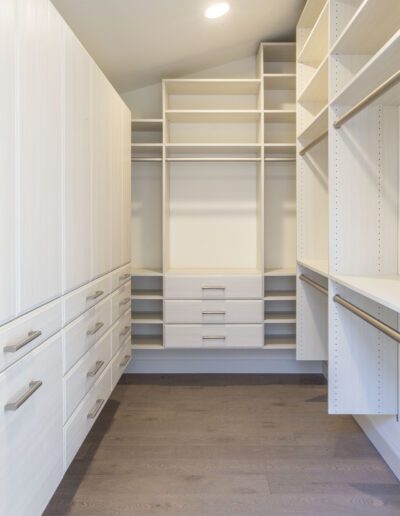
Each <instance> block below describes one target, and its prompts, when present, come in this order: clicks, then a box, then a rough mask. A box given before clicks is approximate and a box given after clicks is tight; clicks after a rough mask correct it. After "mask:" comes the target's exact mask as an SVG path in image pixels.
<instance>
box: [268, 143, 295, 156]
mask: <svg viewBox="0 0 400 516" xmlns="http://www.w3.org/2000/svg"><path fill="white" fill-rule="evenodd" d="M264 150H265V155H266V156H271V155H276V154H292V155H294V154H295V153H296V144H295V143H264Z"/></svg>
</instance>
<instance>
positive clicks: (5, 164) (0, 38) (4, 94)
mask: <svg viewBox="0 0 400 516" xmlns="http://www.w3.org/2000/svg"><path fill="white" fill-rule="evenodd" d="M15 35H16V2H15V0H3V1H2V2H1V4H0V76H1V95H0V113H1V116H0V162H1V169H0V240H1V242H2V245H1V252H0V285H1V296H0V324H2V323H3V322H5V321H7V320H8V319H11V318H12V317H14V316H15V313H16V270H15V258H16V251H15V243H16V242H15V235H16V217H15V172H16V171H15V99H14V95H15V74H14V70H15V55H14V47H15Z"/></svg>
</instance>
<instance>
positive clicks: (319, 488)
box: [45, 375, 400, 516]
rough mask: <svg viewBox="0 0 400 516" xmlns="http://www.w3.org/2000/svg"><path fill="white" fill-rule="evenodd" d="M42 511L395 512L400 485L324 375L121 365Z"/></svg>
mask: <svg viewBox="0 0 400 516" xmlns="http://www.w3.org/2000/svg"><path fill="white" fill-rule="evenodd" d="M45 514H46V516H51V515H85V516H86V515H96V516H99V515H106V516H114V515H118V516H281V515H282V516H283V515H285V516H286V515H296V516H299V515H301V516H328V515H329V516H331V515H338V516H339V515H340V516H351V515H360V516H369V515H376V516H389V515H390V516H391V515H393V516H394V515H397V516H398V515H400V485H399V482H398V481H397V479H396V478H395V476H394V475H393V474H392V472H391V471H390V470H389V468H388V467H387V466H386V465H385V463H384V462H383V460H382V459H381V458H380V456H379V455H378V453H377V452H376V450H375V449H374V447H373V446H372V445H371V444H370V442H369V441H368V439H367V438H366V437H365V436H364V434H363V433H362V431H361V430H360V428H359V427H358V426H357V424H356V423H355V421H354V420H353V418H351V417H350V416H329V415H327V405H326V385H324V381H323V378H322V377H320V376H316V375H314V376H304V375H303V376H298V375H286V376H282V375H251V376H250V375H249V376H248V375H190V376H186V375H170V376H161V375H157V376H148V375H139V376H137V375H127V376H124V377H123V379H122V383H120V384H119V385H118V386H117V388H116V389H115V391H114V393H113V395H112V397H111V399H110V401H109V402H108V403H107V405H106V407H105V408H104V411H103V413H102V415H101V416H100V418H99V419H98V421H97V422H96V424H95V426H94V427H93V430H92V431H91V433H90V434H89V436H88V437H87V439H86V441H85V442H84V444H83V445H82V447H81V449H80V451H79V453H78V455H77V457H76V459H75V460H74V462H73V463H72V464H71V467H70V468H69V470H68V472H67V474H66V475H65V477H64V480H63V482H62V484H61V485H60V487H59V488H58V490H57V492H56V493H55V495H54V497H53V499H52V500H51V502H50V504H49V506H48V508H47V510H46V512H45Z"/></svg>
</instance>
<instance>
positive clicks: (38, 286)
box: [18, 0, 64, 312]
mask: <svg viewBox="0 0 400 516" xmlns="http://www.w3.org/2000/svg"><path fill="white" fill-rule="evenodd" d="M18 6H19V10H18V25H19V30H18V61H19V62H18V67H19V77H18V80H19V99H18V105H19V113H18V124H19V128H18V133H19V142H18V153H19V156H20V159H19V192H18V197H19V250H20V263H19V267H20V270H19V279H20V289H19V290H20V297H21V299H20V311H21V312H25V311H27V310H29V309H31V308H33V307H35V306H38V305H40V304H43V303H45V302H46V301H48V300H50V299H52V298H55V297H57V296H59V295H60V294H61V243H62V237H61V212H62V202H61V201H62V198H61V183H62V90H63V88H62V68H63V39H64V24H63V23H62V19H61V17H60V16H59V15H58V13H57V12H56V10H55V9H54V7H53V5H52V4H51V3H50V2H48V1H47V0H20V1H19V2H18Z"/></svg>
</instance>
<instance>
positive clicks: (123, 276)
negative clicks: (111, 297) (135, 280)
mask: <svg viewBox="0 0 400 516" xmlns="http://www.w3.org/2000/svg"><path fill="white" fill-rule="evenodd" d="M111 281H112V289H113V290H115V289H117V288H119V287H121V286H122V285H124V284H125V283H127V282H128V281H129V283H130V282H131V264H130V263H129V264H128V265H124V266H123V267H121V268H120V269H117V270H116V271H114V272H113V273H112V280H111Z"/></svg>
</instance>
